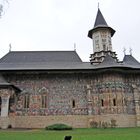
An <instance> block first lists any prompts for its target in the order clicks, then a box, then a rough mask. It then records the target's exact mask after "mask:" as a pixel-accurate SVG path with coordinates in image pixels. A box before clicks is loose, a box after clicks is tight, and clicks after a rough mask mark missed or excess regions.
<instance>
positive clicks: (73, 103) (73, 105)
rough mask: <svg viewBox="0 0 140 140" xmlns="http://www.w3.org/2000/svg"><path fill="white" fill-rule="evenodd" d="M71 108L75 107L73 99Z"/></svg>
mask: <svg viewBox="0 0 140 140" xmlns="http://www.w3.org/2000/svg"><path fill="white" fill-rule="evenodd" d="M72 108H75V100H72Z"/></svg>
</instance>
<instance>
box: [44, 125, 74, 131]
mask: <svg viewBox="0 0 140 140" xmlns="http://www.w3.org/2000/svg"><path fill="white" fill-rule="evenodd" d="M45 129H46V130H72V127H71V126H68V125H66V124H53V125H50V126H47V127H46V128H45Z"/></svg>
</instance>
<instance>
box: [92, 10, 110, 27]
mask: <svg viewBox="0 0 140 140" xmlns="http://www.w3.org/2000/svg"><path fill="white" fill-rule="evenodd" d="M97 26H106V27H108V25H107V22H106V21H105V19H104V17H103V15H102V13H101V11H100V9H99V8H98V12H97V16H96V20H95V23H94V28H95V27H97Z"/></svg>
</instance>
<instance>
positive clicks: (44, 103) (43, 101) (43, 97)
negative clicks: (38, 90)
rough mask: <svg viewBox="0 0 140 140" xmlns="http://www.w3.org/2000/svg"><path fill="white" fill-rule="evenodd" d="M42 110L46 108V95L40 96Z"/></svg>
mask: <svg viewBox="0 0 140 140" xmlns="http://www.w3.org/2000/svg"><path fill="white" fill-rule="evenodd" d="M42 108H47V95H42Z"/></svg>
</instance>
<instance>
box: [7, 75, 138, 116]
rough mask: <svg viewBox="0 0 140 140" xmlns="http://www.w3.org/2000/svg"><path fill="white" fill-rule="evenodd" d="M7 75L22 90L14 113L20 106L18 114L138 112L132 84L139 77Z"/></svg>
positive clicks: (16, 113) (136, 83)
mask: <svg viewBox="0 0 140 140" xmlns="http://www.w3.org/2000/svg"><path fill="white" fill-rule="evenodd" d="M7 78H8V79H7V80H8V81H9V82H10V83H13V84H14V85H16V86H18V87H20V89H21V90H22V92H21V93H19V94H18V95H17V97H16V99H15V104H13V103H11V102H10V112H11V113H10V114H12V112H14V108H15V105H16V109H15V115H16V116H26V115H29V116H37V115H41V116H47V115H88V114H91V115H102V114H135V102H134V91H133V87H132V85H133V84H135V85H138V82H139V81H138V79H139V78H138V77H137V78H136V79H134V78H133V75H131V77H127V76H126V77H125V76H124V75H122V74H99V75H98V76H95V75H92V74H21V75H20V74H17V75H16V74H14V75H12V76H9V75H7ZM87 86H89V87H90V89H89V90H90V94H88V88H87ZM89 110H90V113H89Z"/></svg>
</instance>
